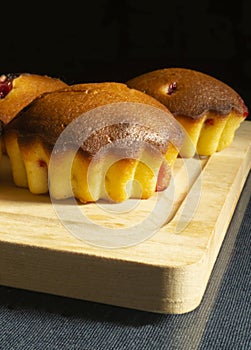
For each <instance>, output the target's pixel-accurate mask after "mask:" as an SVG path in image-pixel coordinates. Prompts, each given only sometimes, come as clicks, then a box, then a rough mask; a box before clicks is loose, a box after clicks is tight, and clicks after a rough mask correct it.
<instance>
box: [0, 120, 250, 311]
mask: <svg viewBox="0 0 251 350" xmlns="http://www.w3.org/2000/svg"><path fill="white" fill-rule="evenodd" d="M250 135H251V122H250V121H245V122H243V123H242V125H241V127H240V128H239V129H238V131H237V133H236V136H235V140H234V142H233V144H232V145H231V147H229V148H227V149H225V150H223V151H221V152H219V153H217V154H215V155H213V156H212V157H209V158H203V159H191V160H187V161H185V160H182V159H177V162H176V164H175V168H174V173H173V178H172V185H171V187H170V188H169V190H168V191H165V192H164V193H162V194H161V195H159V194H156V196H154V197H153V198H151V199H149V200H143V201H136V200H129V201H127V202H126V203H125V205H124V206H120V205H116V206H115V205H114V206H113V205H112V204H107V203H101V202H100V203H98V205H97V204H79V203H72V202H71V201H70V202H68V201H65V203H63V204H60V205H58V204H57V203H54V202H53V203H52V202H51V200H50V197H49V195H33V194H31V193H30V192H29V191H28V190H27V189H20V188H17V187H15V186H14V184H13V182H12V178H11V173H10V166H9V161H8V159H7V158H6V157H3V159H2V162H1V171H0V173H1V176H0V267H1V270H0V284H1V285H6V286H12V287H17V288H23V289H27V290H32V291H39V292H45V293H51V294H55V295H60V296H66V297H71V298H77V299H82V300H89V301H95V302H101V303H106V304H111V305H117V306H122V307H128V308H134V309H139V310H146V311H152V312H158V313H176V314H181V313H185V312H189V311H191V310H193V309H195V308H196V307H197V306H198V305H199V304H200V302H201V300H202V297H203V294H204V291H205V289H206V286H207V282H208V279H209V277H210V274H211V271H212V268H213V265H214V263H215V261H216V258H217V255H218V252H219V250H220V247H221V244H222V242H223V239H224V236H225V234H226V231H227V228H228V225H229V223H230V220H231V217H232V215H233V212H234V209H235V206H236V204H237V201H238V198H239V196H240V193H241V191H242V188H243V185H244V182H245V180H246V178H247V175H248V173H249V171H250V165H251V137H250ZM114 208H115V209H114ZM65 209H66V212H67V213H68V214H69V213H70V214H69V215H68V214H67V215H66V216H65V217H64V214H63V216H62V210H63V213H64V212H65ZM68 209H69V211H68ZM76 210H77V211H78V213H80V215H81V217H80V221H81V218H84V220H83V221H84V222H80V223H79V222H77V221H78V220H79V217H76V218H75V214H74V213H75V211H76ZM72 213H73V215H72ZM167 213H168V215H167ZM70 215H72V216H70ZM78 225H80V226H78ZM76 227H77V228H79V227H80V228H81V230H79V232H80V234H78V229H77V231H74V228H76ZM96 231H97V232H96ZM76 232H77V233H76ZM117 237H119V239H118V240H117ZM113 241H114V242H115V244H114V246H113V245H112V242H113Z"/></svg>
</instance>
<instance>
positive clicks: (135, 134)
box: [6, 82, 184, 155]
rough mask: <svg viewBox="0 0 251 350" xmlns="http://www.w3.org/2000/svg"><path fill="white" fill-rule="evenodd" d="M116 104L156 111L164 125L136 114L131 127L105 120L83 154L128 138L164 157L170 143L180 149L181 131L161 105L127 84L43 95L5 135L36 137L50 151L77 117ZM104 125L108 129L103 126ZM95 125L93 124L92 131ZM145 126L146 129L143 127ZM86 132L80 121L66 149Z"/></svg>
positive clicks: (77, 87) (87, 86)
mask: <svg viewBox="0 0 251 350" xmlns="http://www.w3.org/2000/svg"><path fill="white" fill-rule="evenodd" d="M116 102H118V103H119V102H135V103H141V104H144V105H146V104H147V105H150V106H152V107H156V108H157V109H158V110H161V111H164V112H165V114H166V120H165V124H163V120H162V121H161V120H159V118H158V116H156V117H155V116H154V114H153V115H151V116H147V115H140V114H139V113H137V110H135V113H136V114H137V115H136V116H135V121H134V122H132V123H130V122H128V121H127V122H123V120H121V117H120V118H118V120H117V122H116V123H115V124H114V125H109V120H106V119H105V120H104V127H103V128H101V129H99V130H98V131H97V132H95V133H94V134H92V135H91V136H90V137H89V138H88V139H86V141H85V142H84V143H83V144H82V150H83V151H85V152H87V153H88V154H90V155H93V154H95V153H96V152H97V151H98V150H99V149H100V148H101V147H102V146H103V145H106V144H108V143H109V142H113V141H116V140H118V139H121V140H123V139H125V138H126V137H128V135H130V137H129V140H130V142H131V141H132V140H137V141H142V142H147V143H149V144H152V145H154V146H157V147H158V149H159V151H160V152H162V153H163V154H165V153H166V151H167V148H168V144H169V143H170V142H171V143H173V144H174V145H175V146H176V147H177V148H180V147H181V145H182V142H183V136H184V135H183V132H182V129H181V127H180V126H179V124H178V123H177V122H176V120H175V118H174V117H173V115H172V114H171V113H170V112H169V111H168V109H167V108H166V107H165V106H164V105H163V104H161V103H160V102H159V101H157V100H156V99H154V98H152V97H151V96H148V95H146V94H144V93H142V92H140V91H138V90H134V89H130V88H128V87H127V85H126V84H122V83H115V82H104V83H90V84H76V85H72V86H69V87H67V88H64V89H61V90H58V91H54V92H49V93H44V94H43V95H42V96H40V97H39V98H37V99H36V100H34V101H33V102H32V103H31V104H29V105H28V106H27V107H26V108H25V109H23V110H22V111H21V112H20V113H19V114H18V115H17V116H16V118H15V119H13V120H12V121H11V122H10V123H9V124H8V125H7V126H6V132H8V131H9V130H16V131H18V133H19V135H20V136H26V137H29V136H34V137H39V138H40V139H42V141H43V143H44V144H45V145H46V146H47V148H51V147H53V146H54V144H55V143H56V141H57V139H58V137H59V135H60V134H61V133H62V131H63V130H64V129H65V128H66V127H67V126H68V125H69V124H70V123H71V122H72V121H73V120H76V119H77V118H78V117H79V116H80V115H82V114H83V113H85V112H87V111H90V110H92V109H94V108H96V107H100V106H104V105H107V104H112V103H116ZM106 117H107V116H106ZM148 118H150V119H148ZM78 120H79V119H78ZM106 122H108V125H109V126H106V125H107V124H106ZM95 123H96V122H95V120H93V128H94V129H95ZM146 124H147V125H148V126H145V125H146ZM149 126H150V127H149ZM85 128H86V125H85V120H84V119H81V122H80V123H79V125H78V128H77V129H75V130H74V131H73V132H72V134H71V137H70V140H69V145H70V144H71V143H72V144H74V143H76V142H79V141H78V140H79V139H80V137H81V135H82V133H83V132H84V131H85Z"/></svg>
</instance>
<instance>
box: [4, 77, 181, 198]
mask: <svg viewBox="0 0 251 350" xmlns="http://www.w3.org/2000/svg"><path fill="white" fill-rule="evenodd" d="M114 106H115V107H116V106H118V112H116V113H114V110H113V109H111V115H110V114H109V113H110V112H109V111H108V114H107V109H105V110H104V107H106V108H108V107H109V108H110V107H112V108H113V107H114ZM101 107H102V108H101ZM132 107H133V109H132ZM146 107H147V108H146ZM100 108H101V112H100V113H98V112H97V111H98V110H100ZM142 108H143V112H142ZM93 111H94V112H93ZM88 112H89V113H88ZM90 112H93V113H94V114H92V115H91V116H90ZM127 112H128V113H127ZM160 114H162V116H163V117H162V118H161V117H160ZM121 115H122V117H121ZM73 122H74V123H75V124H74V123H73ZM72 125H74V127H73V128H72V130H71V131H70V134H69V135H68V136H67V141H64V143H63V146H62V147H61V148H60V150H57V151H56V152H55V151H53V150H55V145H56V144H57V143H58V142H59V141H58V140H59V138H60V137H61V135H64V134H63V132H64V133H66V132H67V130H69V129H68V128H67V126H68V127H69V128H70V127H71V126H72ZM83 135H87V136H86V138H84V140H83V139H81V137H83ZM183 138H184V135H183V131H182V127H181V126H180V125H179V123H177V121H176V120H175V118H174V117H173V116H172V114H171V113H170V112H169V111H168V109H167V108H166V107H165V106H164V105H163V104H161V103H160V102H159V101H157V100H156V99H154V98H153V97H151V96H148V95H146V94H144V93H143V92H140V91H138V90H134V89H130V88H128V87H127V85H126V84H122V83H115V82H107V83H106V82H104V83H90V84H76V85H71V86H70V87H68V88H65V89H61V90H58V91H54V92H50V93H45V94H43V95H42V96H41V97H39V98H37V99H36V100H34V101H33V102H32V103H31V104H29V105H28V106H27V107H26V108H25V109H24V110H22V111H21V112H20V113H19V114H18V115H17V116H16V118H15V119H13V120H12V121H11V122H10V123H8V125H7V126H6V128H5V134H4V139H5V146H6V150H7V153H8V155H9V158H10V162H11V166H12V173H13V179H14V182H15V184H16V185H17V186H22V187H28V188H29V190H30V191H31V192H32V193H36V194H42V193H47V191H48V190H49V192H50V195H51V196H52V198H54V199H63V198H69V197H72V194H73V195H74V197H76V198H77V199H78V200H80V201H81V202H84V203H86V202H95V201H97V200H99V199H105V200H111V201H114V202H122V201H124V200H126V199H128V198H142V199H146V198H149V197H150V196H152V195H153V193H154V192H155V191H162V190H164V189H165V188H167V186H168V185H169V181H170V176H171V169H172V165H173V163H174V161H175V159H176V158H177V155H178V152H179V149H180V147H181V145H182V142H183ZM76 145H77V148H76ZM52 155H53V162H52V161H51V158H52ZM51 163H53V166H51ZM69 167H70V169H71V171H70V182H69ZM50 169H51V170H50ZM48 183H49V188H48ZM69 183H70V187H71V188H69ZM138 185H140V189H139V186H138Z"/></svg>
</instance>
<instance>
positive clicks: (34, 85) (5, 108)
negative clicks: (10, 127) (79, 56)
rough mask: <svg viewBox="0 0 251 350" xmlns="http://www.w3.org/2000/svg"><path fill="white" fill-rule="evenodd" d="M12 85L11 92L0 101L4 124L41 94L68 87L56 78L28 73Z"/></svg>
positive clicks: (17, 78)
mask: <svg viewBox="0 0 251 350" xmlns="http://www.w3.org/2000/svg"><path fill="white" fill-rule="evenodd" d="M12 84H13V88H12V90H11V91H10V92H9V93H8V94H7V95H6V97H4V98H2V99H0V119H1V120H2V121H3V122H4V124H7V123H9V122H10V120H12V119H13V118H14V117H15V116H16V115H17V113H18V112H20V111H21V110H22V109H23V108H24V107H25V106H27V105H28V104H29V103H30V102H31V101H33V100H34V99H35V98H37V97H38V96H40V95H41V94H42V93H44V92H48V91H54V90H57V89H61V88H63V87H67V86H68V85H67V84H66V83H65V82H63V81H62V80H60V79H58V78H53V77H49V76H47V75H39V74H30V73H22V74H19V75H18V76H17V77H16V78H14V79H13V82H12Z"/></svg>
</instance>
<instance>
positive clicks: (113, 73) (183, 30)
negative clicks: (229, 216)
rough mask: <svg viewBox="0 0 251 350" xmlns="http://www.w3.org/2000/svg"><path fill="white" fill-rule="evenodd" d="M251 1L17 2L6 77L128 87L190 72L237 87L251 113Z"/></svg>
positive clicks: (5, 36)
mask: <svg viewBox="0 0 251 350" xmlns="http://www.w3.org/2000/svg"><path fill="white" fill-rule="evenodd" d="M249 2H250V1H249V0H239V1H238V2H236V1H235V2H234V3H232V2H229V1H226V0H223V1H221V0H206V1H201V0H200V1H198V0H196V1H185V0H183V1H181V0H180V1H179V0H172V1H168V0H166V1H164V0H153V1H151V2H147V1H143V0H136V1H133V0H120V1H116V0H96V1H94V0H93V1H89V2H84V1H83V2H82V3H77V4H76V3H74V2H73V1H71V2H68V3H66V4H63V3H52V2H51V3H50V4H46V3H44V2H43V3H40V2H39V3H34V4H33V5H32V4H30V5H29V7H28V8H25V3H19V4H15V5H14V4H13V3H12V2H11V3H10V6H11V7H12V8H9V9H7V8H6V9H3V11H1V12H2V13H1V21H0V27H1V28H2V29H1V46H0V47H1V51H0V52H1V60H0V73H11V72H24V71H26V72H31V73H32V72H34V73H38V74H48V75H51V76H57V77H60V78H62V79H63V80H65V81H66V82H68V83H79V82H90V81H92V82H94V81H122V82H123V81H126V80H127V79H130V78H131V77H133V76H135V75H137V74H141V73H144V72H147V71H150V70H154V69H158V68H164V67H171V66H172V67H174V66H176V67H178V66H179V67H187V68H192V69H197V70H200V71H203V72H205V73H208V74H210V75H213V76H214V77H216V78H218V79H220V80H222V81H224V82H225V83H227V84H229V85H230V86H232V87H233V88H234V89H235V90H236V91H238V92H239V93H240V95H241V96H242V97H243V99H244V101H245V102H246V104H247V105H248V107H249V109H251V24H250V23H251V21H250V14H251V11H250V10H249V7H250V5H249ZM53 4H54V5H53ZM6 5H8V4H6V3H5V5H4V6H5V7H6ZM51 6H53V8H52V7H51ZM249 119H250V116H249Z"/></svg>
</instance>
